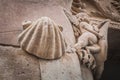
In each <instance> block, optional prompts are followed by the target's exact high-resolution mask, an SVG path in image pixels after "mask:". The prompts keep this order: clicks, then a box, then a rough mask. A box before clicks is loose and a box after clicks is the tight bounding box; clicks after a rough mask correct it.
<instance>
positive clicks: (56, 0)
mask: <svg viewBox="0 0 120 80" xmlns="http://www.w3.org/2000/svg"><path fill="white" fill-rule="evenodd" d="M71 1H72V0H0V45H1V46H0V80H40V79H41V74H40V67H39V66H40V64H41V65H43V64H44V61H41V62H43V63H40V62H39V60H38V59H36V57H34V56H31V55H28V54H26V52H24V51H22V50H21V49H20V48H16V47H18V46H19V45H18V42H17V36H18V35H19V33H21V31H22V30H23V29H22V25H21V23H22V21H24V20H31V21H34V20H36V19H38V18H40V17H41V16H48V17H50V18H52V19H53V20H55V21H56V23H58V24H61V25H62V26H63V27H64V26H65V27H64V31H63V33H64V34H65V37H66V39H67V41H68V43H71V44H70V45H72V44H73V43H74V37H73V36H72V33H69V32H72V30H71V28H69V26H70V23H69V22H68V20H67V18H66V17H65V16H64V14H63V12H62V8H61V6H63V7H65V8H70V4H71ZM102 1H103V0H102ZM109 1H111V0H109ZM105 2H106V1H105ZM105 5H106V4H105ZM50 7H51V8H50ZM89 7H93V6H89ZM58 15H59V16H58ZM68 29H69V30H71V31H69V32H68ZM67 35H71V36H67ZM69 38H70V39H69ZM108 45H109V49H108V60H107V61H106V63H105V71H104V73H103V76H102V79H101V80H120V78H119V76H120V69H119V67H120V30H116V29H109V33H108ZM11 46H13V47H11ZM71 56H74V57H76V55H68V59H70V61H69V62H71V60H72V59H73V58H71ZM65 61H67V60H65ZM72 61H73V62H72V63H73V64H74V63H75V62H77V64H76V66H71V67H70V68H69V69H70V74H72V75H73V73H71V72H73V71H76V68H77V70H78V69H79V67H78V64H79V63H78V61H75V62H74V60H72ZM39 63H40V64H39ZM60 64H64V63H61V62H60ZM65 64H68V63H67V62H66V63H65ZM45 65H48V66H49V65H52V62H50V63H48V64H44V65H43V68H44V66H45ZM57 65H58V66H59V64H57ZM68 66H69V65H66V66H65V67H68ZM58 68H59V67H57V69H58ZM69 69H68V70H69ZM72 69H73V70H72ZM49 71H51V70H49ZM46 72H47V71H46ZM66 72H67V71H66ZM42 73H43V74H42V75H43V77H45V78H46V75H45V74H44V72H42ZM58 73H61V75H60V76H64V75H62V74H64V73H62V71H60V72H59V71H58ZM65 74H66V75H67V73H65ZM55 75H56V74H55ZM76 75H81V73H78V74H76ZM57 76H58V75H57ZM67 76H70V75H67ZM74 76H75V75H74ZM74 76H73V77H72V78H71V80H73V79H74V80H77V79H80V77H79V76H77V77H76V76H75V77H76V78H75V77H74ZM56 80H57V79H56ZM60 80H62V79H60ZM66 80H67V79H66Z"/></svg>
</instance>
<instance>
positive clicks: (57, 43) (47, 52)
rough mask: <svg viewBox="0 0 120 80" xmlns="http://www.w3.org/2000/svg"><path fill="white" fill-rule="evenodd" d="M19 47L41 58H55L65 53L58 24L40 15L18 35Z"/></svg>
mask: <svg viewBox="0 0 120 80" xmlns="http://www.w3.org/2000/svg"><path fill="white" fill-rule="evenodd" d="M18 38H19V39H18V41H19V44H20V47H21V48H22V49H23V50H25V51H26V52H28V53H30V54H33V55H35V56H37V57H39V58H43V59H57V58H60V57H61V56H62V55H63V54H64V53H65V47H66V46H65V42H64V39H63V36H62V32H61V31H60V29H59V26H58V25H57V24H56V23H55V22H54V21H52V20H51V19H50V18H48V17H42V18H40V19H38V20H37V21H35V22H32V24H31V25H30V26H29V27H28V28H27V29H25V30H24V31H23V32H22V33H21V34H20V35H19V37H18Z"/></svg>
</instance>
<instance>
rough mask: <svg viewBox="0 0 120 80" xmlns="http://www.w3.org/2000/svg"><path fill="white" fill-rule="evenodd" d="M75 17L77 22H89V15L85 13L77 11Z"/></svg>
mask: <svg viewBox="0 0 120 80" xmlns="http://www.w3.org/2000/svg"><path fill="white" fill-rule="evenodd" d="M76 17H77V19H78V20H79V22H81V21H86V22H89V16H88V15H87V14H86V13H79V14H77V15H76Z"/></svg>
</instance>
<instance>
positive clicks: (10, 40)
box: [0, 30, 22, 46]
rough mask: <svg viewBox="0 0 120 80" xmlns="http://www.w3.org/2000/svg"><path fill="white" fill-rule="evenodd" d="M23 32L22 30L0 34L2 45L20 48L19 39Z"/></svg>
mask: <svg viewBox="0 0 120 80" xmlns="http://www.w3.org/2000/svg"><path fill="white" fill-rule="evenodd" d="M21 32H22V30H18V31H10V32H9V31H8V32H2V33H0V44H3V45H13V46H19V44H18V39H17V37H18V35H19V34H20V33H21Z"/></svg>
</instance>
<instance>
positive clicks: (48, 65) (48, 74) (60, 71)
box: [39, 53, 92, 80]
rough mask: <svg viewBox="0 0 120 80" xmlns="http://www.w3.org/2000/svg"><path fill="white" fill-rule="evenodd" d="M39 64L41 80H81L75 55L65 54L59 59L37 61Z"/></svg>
mask: <svg viewBox="0 0 120 80" xmlns="http://www.w3.org/2000/svg"><path fill="white" fill-rule="evenodd" d="M39 62H40V69H41V79H42V80H82V77H81V69H80V64H79V60H78V57H77V55H76V54H67V53H66V54H65V55H64V56H63V57H62V58H61V59H58V60H51V61H48V60H39ZM86 75H87V74H86ZM91 80H92V79H91Z"/></svg>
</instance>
